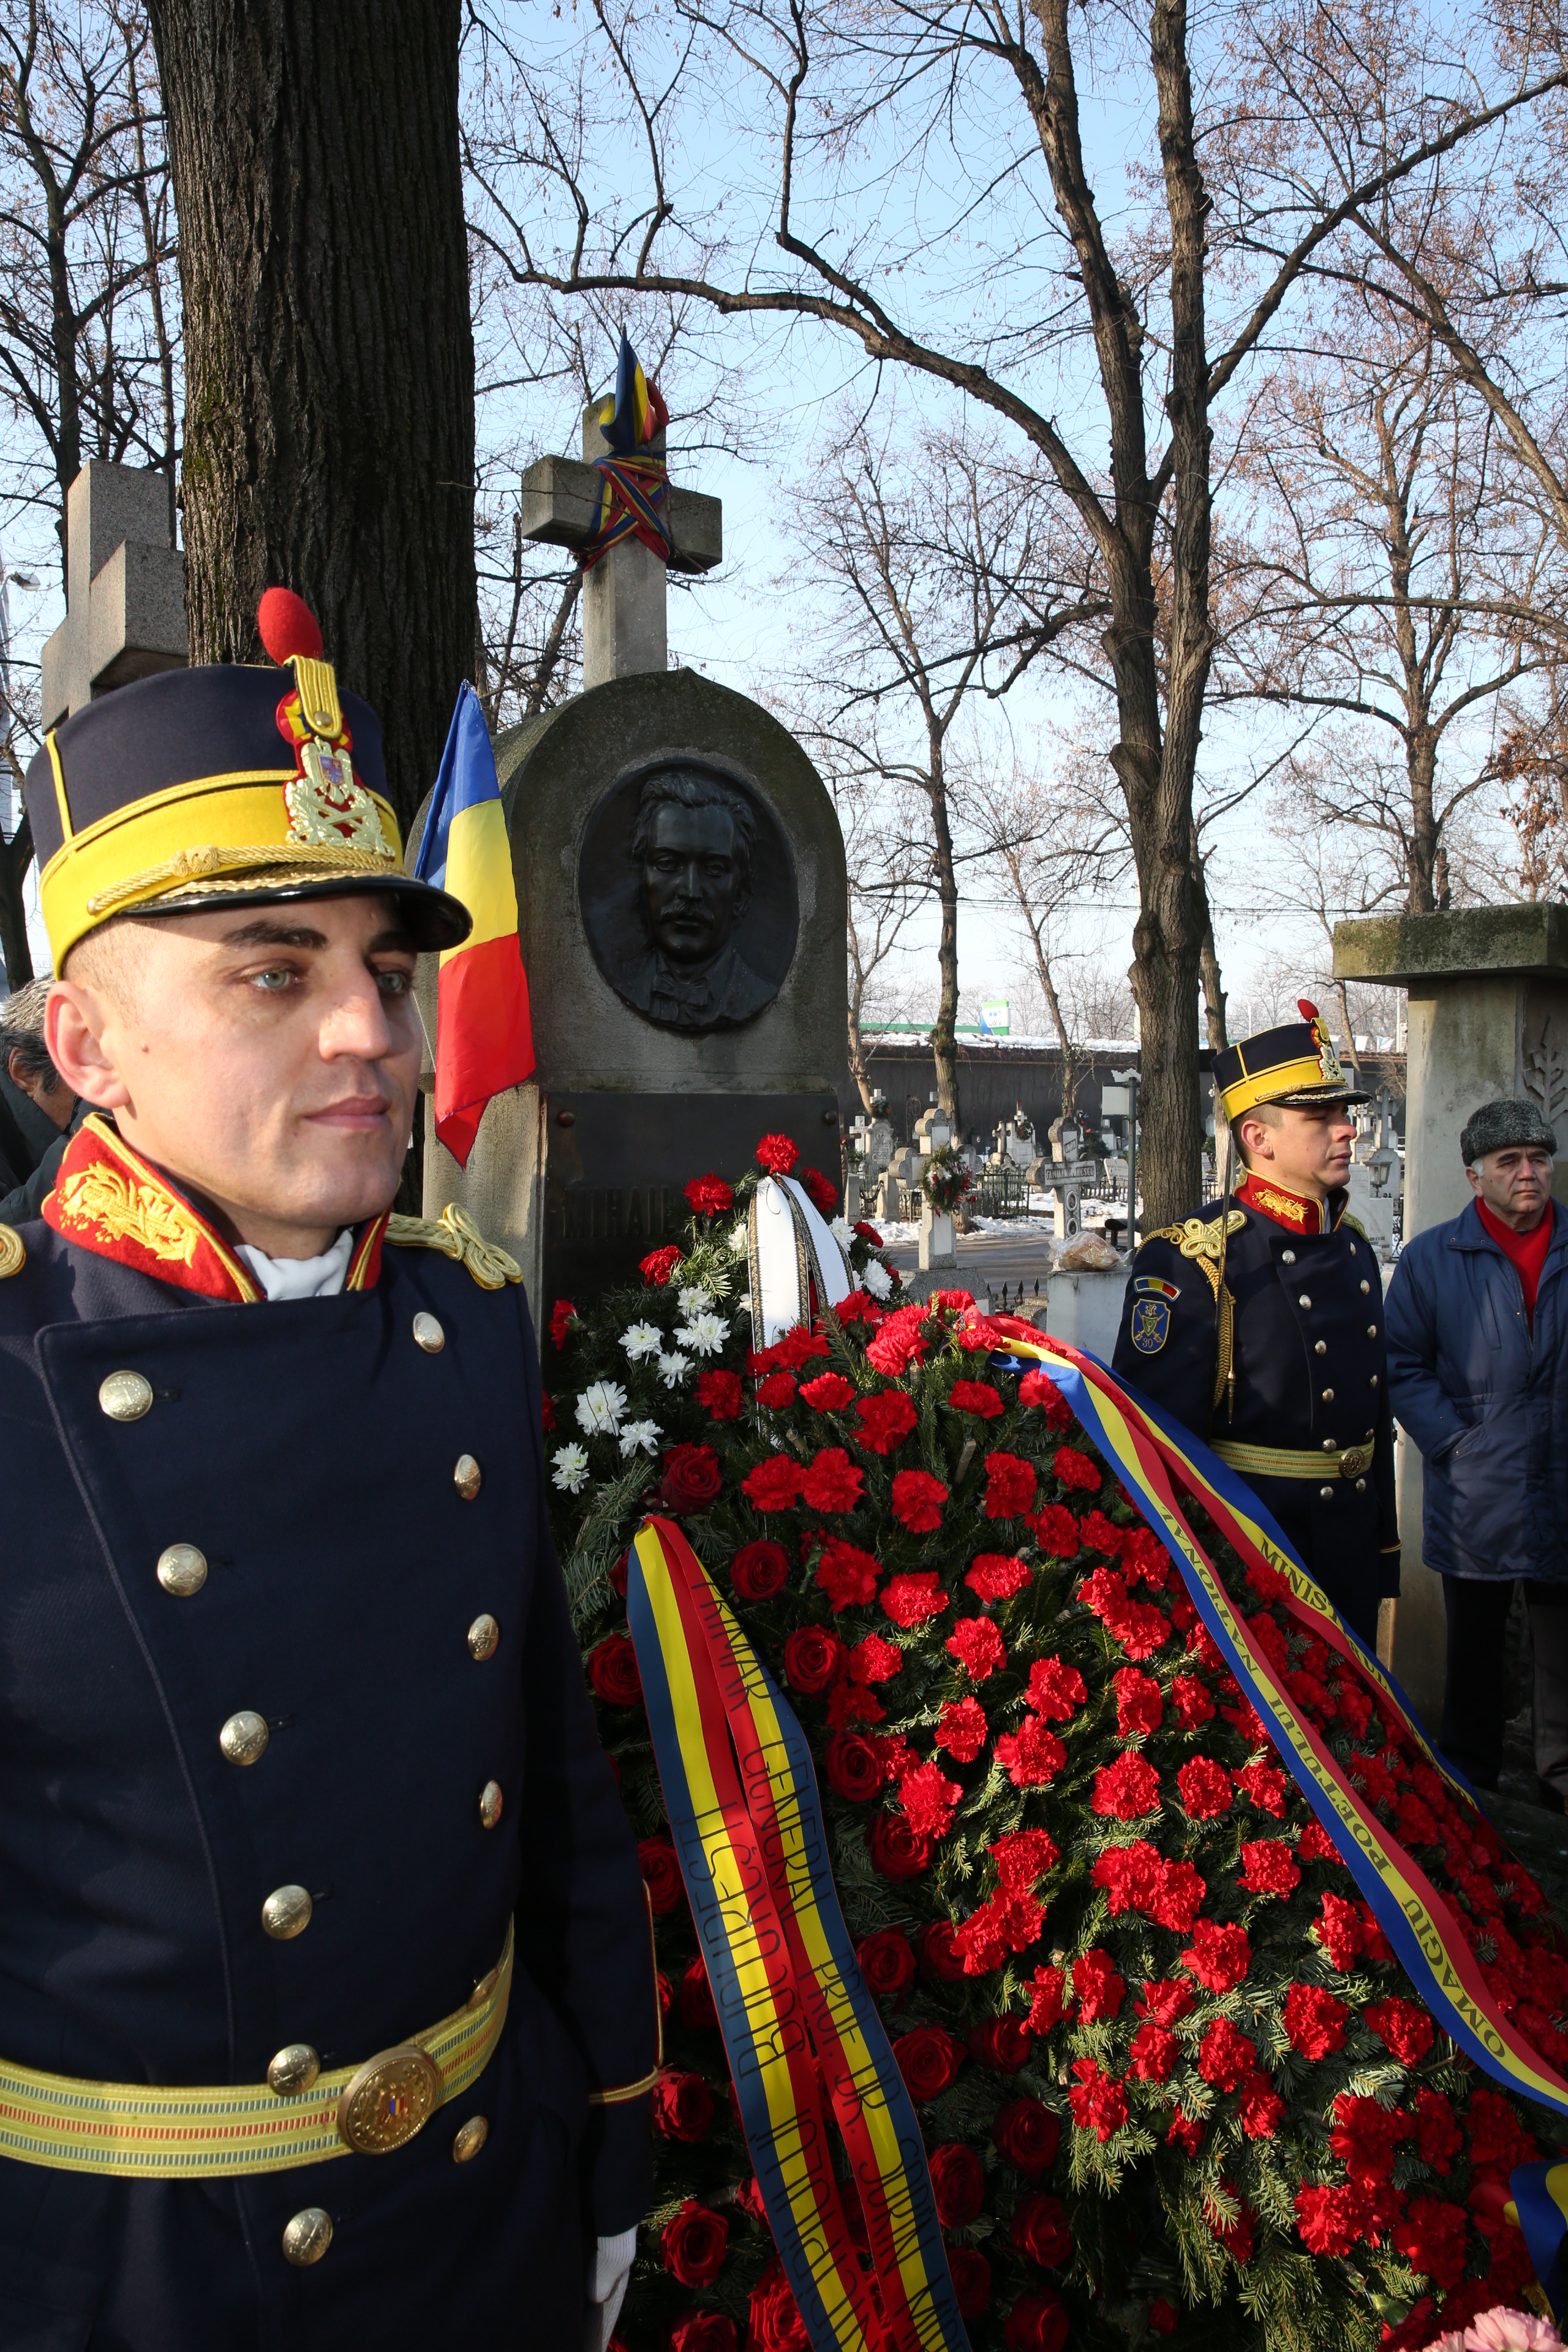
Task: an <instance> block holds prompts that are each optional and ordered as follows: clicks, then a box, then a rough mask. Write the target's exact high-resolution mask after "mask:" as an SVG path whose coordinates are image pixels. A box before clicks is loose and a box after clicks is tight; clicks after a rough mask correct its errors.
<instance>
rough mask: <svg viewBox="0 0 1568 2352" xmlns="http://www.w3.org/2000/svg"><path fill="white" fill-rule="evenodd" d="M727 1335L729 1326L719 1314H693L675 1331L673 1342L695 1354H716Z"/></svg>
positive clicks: (728, 1334)
mask: <svg viewBox="0 0 1568 2352" xmlns="http://www.w3.org/2000/svg"><path fill="white" fill-rule="evenodd" d="M729 1336H730V1326H729V1325H728V1323H726V1322H725V1320H724V1318H723V1317H722V1316H721V1315H694V1316H693V1317H692V1318H691V1320H690V1321H689V1323H685V1324H682V1326H681V1328H680V1329H679V1331H678V1332H677V1333H676V1335H675V1344H676V1346H677V1347H678V1348H689V1349H690V1350H691V1352H692V1354H693V1355H696V1356H716V1355H717V1354H718V1353H719V1350H720V1349H721V1347H722V1346H723V1344H724V1342H725V1340H726V1339H728V1338H729Z"/></svg>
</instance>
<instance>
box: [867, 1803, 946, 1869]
mask: <svg viewBox="0 0 1568 2352" xmlns="http://www.w3.org/2000/svg"><path fill="white" fill-rule="evenodd" d="M866 1846H867V1850H868V1853H869V1854H870V1856H871V1867H872V1869H873V1870H879V1871H880V1872H881V1874H882V1876H883V1877H884V1878H890V1879H891V1880H892V1882H893V1884H894V1885H896V1886H897V1885H902V1884H903V1882H904V1881H905V1880H906V1879H910V1878H920V1877H922V1876H923V1875H924V1874H925V1872H926V1871H927V1870H929V1869H930V1867H931V1840H930V1838H929V1837H924V1836H921V1834H920V1832H918V1831H916V1830H915V1829H914V1828H913V1827H912V1826H911V1824H910V1822H909V1820H908V1819H907V1818H906V1816H905V1815H904V1814H902V1813H878V1814H877V1815H876V1817H875V1818H874V1819H873V1820H872V1821H871V1822H868V1825H867V1829H866Z"/></svg>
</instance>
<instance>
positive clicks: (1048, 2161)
mask: <svg viewBox="0 0 1568 2352" xmlns="http://www.w3.org/2000/svg"><path fill="white" fill-rule="evenodd" d="M1061 2136H1062V2127H1061V2126H1060V2124H1059V2123H1058V2121H1057V2119H1056V2117H1055V2116H1053V2115H1052V2113H1051V2111H1050V2109H1049V2108H1048V2107H1042V2106H1041V2105H1040V2103H1039V2101H1038V2099H1009V2100H1008V2101H1007V2103H1006V2105H1005V2106H1000V2107H998V2108H997V2110H996V2113H995V2116H994V2117H993V2119H992V2124H991V2137H992V2140H993V2142H994V2146H995V2149H996V2153H997V2155H998V2156H1000V2157H1001V2158H1003V2160H1004V2161H1005V2163H1007V2164H1011V2165H1016V2168H1017V2169H1018V2170H1019V2171H1020V2172H1026V2173H1027V2174H1028V2176H1029V2178H1030V2179H1031V2180H1037V2179H1039V2176H1040V2174H1041V2173H1042V2172H1046V2171H1048V2170H1049V2168H1050V2167H1051V2165H1052V2164H1053V2163H1054V2162H1055V2161H1056V2153H1057V2148H1058V2145H1059V2143H1060V2140H1061Z"/></svg>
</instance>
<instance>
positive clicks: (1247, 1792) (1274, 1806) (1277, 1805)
mask: <svg viewBox="0 0 1568 2352" xmlns="http://www.w3.org/2000/svg"><path fill="white" fill-rule="evenodd" d="M1236 1785H1237V1788H1238V1789H1239V1790H1241V1791H1242V1793H1243V1795H1244V1796H1247V1797H1250V1798H1251V1800H1252V1801H1253V1803H1254V1804H1255V1805H1256V1806H1257V1807H1258V1811H1260V1812H1265V1813H1272V1814H1273V1815H1274V1818H1275V1819H1276V1821H1279V1820H1282V1819H1283V1817H1284V1812H1285V1775H1284V1773H1283V1772H1281V1771H1280V1770H1279V1769H1278V1767H1277V1766H1275V1765H1273V1764H1245V1765H1243V1767H1242V1769H1241V1770H1240V1771H1239V1772H1238V1773H1237V1776H1236Z"/></svg>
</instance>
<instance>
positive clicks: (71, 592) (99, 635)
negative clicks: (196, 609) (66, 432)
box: [42, 457, 189, 728]
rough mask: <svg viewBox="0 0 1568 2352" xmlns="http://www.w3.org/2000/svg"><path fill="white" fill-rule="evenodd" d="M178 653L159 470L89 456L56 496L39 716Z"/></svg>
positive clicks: (181, 595) (175, 566)
mask: <svg viewBox="0 0 1568 2352" xmlns="http://www.w3.org/2000/svg"><path fill="white" fill-rule="evenodd" d="M188 658H189V652H188V639H187V636H186V633H185V559H184V556H183V555H182V554H181V553H180V551H179V550H178V549H177V548H174V547H171V546H170V545H169V484H168V479H167V477H166V476H164V475H163V474H151V473H145V472H143V471H142V468H141V467H137V466H111V465H110V464H109V463H108V462H107V461H106V460H105V459H103V458H101V457H90V458H89V460H88V462H87V464H86V465H85V466H84V467H82V469H81V471H80V473H79V475H78V476H77V478H76V479H75V481H74V482H73V483H72V484H71V486H70V489H69V491H68V494H67V498H66V617H65V619H64V620H63V621H62V622H61V623H60V625H59V627H58V629H57V630H56V631H55V633H54V635H53V636H51V637H50V639H49V640H48V643H47V645H46V646H45V647H44V654H43V677H42V686H43V722H44V725H45V727H46V728H49V727H56V726H58V724H59V722H60V720H61V719H64V718H66V717H67V716H68V714H69V713H71V712H72V711H77V710H80V709H82V708H83V706H84V705H85V704H87V703H89V702H90V701H91V700H92V698H93V697H94V696H95V695H99V694H107V693H109V692H110V690H111V688H114V687H117V686H129V685H130V684H131V682H132V679H133V678H138V677H153V675H154V673H155V672H156V671H158V670H161V669H184V667H185V663H186V661H187V660H188Z"/></svg>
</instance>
